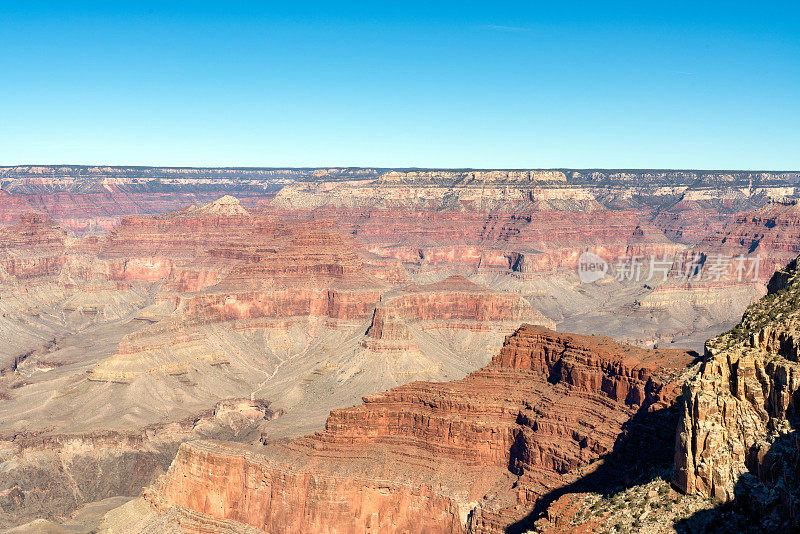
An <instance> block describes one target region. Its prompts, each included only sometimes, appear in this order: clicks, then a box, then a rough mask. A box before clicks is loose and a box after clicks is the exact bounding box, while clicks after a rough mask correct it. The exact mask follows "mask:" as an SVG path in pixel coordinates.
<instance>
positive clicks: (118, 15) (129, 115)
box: [0, 0, 800, 170]
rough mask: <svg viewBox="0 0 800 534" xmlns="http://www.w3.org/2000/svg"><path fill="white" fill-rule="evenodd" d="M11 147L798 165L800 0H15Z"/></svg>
mask: <svg viewBox="0 0 800 534" xmlns="http://www.w3.org/2000/svg"><path fill="white" fill-rule="evenodd" d="M0 72H2V73H3V74H2V80H0V164H18V163H34V162H35V163H105V164H131V165H135V164H138V165H213V166H228V165H238V166H286V165H292V166H323V165H362V166H370V165H374V166H420V167H513V168H520V167H617V168H619V167H622V168H625V167H670V168H725V169H733V168H742V169H795V170H797V169H800V7H798V4H797V2H737V1H735V0H732V1H729V2H648V1H646V0H640V1H637V2H601V1H595V2H556V1H552V0H551V1H548V2H533V1H532V2H525V3H519V4H517V3H508V2H496V1H495V2H482V3H472V2H468V1H463V2H452V3H450V2H424V3H423V2H382V1H379V0H375V1H373V2H363V3H353V2H292V1H285V2H280V3H271V2H260V3H242V2H232V1H229V2H203V1H196V2H186V3H175V2H128V1H117V2H111V1H110V2H104V3H97V2H80V1H77V2H37V1H29V2H28V1H0Z"/></svg>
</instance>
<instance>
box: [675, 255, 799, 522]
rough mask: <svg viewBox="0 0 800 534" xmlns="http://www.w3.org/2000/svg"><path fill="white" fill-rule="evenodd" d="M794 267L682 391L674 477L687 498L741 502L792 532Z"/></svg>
mask: <svg viewBox="0 0 800 534" xmlns="http://www.w3.org/2000/svg"><path fill="white" fill-rule="evenodd" d="M797 263H798V262H797V260H795V261H793V262H792V263H791V264H790V265H789V266H788V267H787V268H786V269H785V270H782V271H779V272H778V273H776V274H775V276H774V277H773V279H772V281H771V283H770V293H769V294H768V295H767V296H766V297H764V298H763V299H761V300H760V301H758V302H757V303H755V304H753V305H752V306H750V307H749V308H748V309H747V312H746V313H745V314H744V317H743V318H742V322H741V323H740V324H739V325H738V326H737V327H736V328H734V329H733V330H731V331H730V332H727V333H725V334H722V335H720V336H718V337H717V338H715V339H712V340H710V341H708V343H707V347H706V361H705V362H704V363H703V366H702V369H701V371H700V372H699V374H698V375H697V376H696V377H694V378H693V379H692V380H691V381H689V382H688V383H687V384H686V385H685V386H684V393H683V396H684V399H685V407H684V413H683V417H682V420H681V423H680V425H679V427H678V435H677V442H676V451H675V466H676V473H675V476H674V483H675V485H676V486H678V487H679V488H680V489H681V490H683V491H685V492H687V493H690V494H694V493H698V494H701V495H705V496H711V497H714V498H715V499H717V500H719V501H723V502H726V501H732V500H734V499H737V498H740V500H743V501H745V502H749V503H750V504H751V505H752V507H753V510H754V511H757V512H758V513H757V515H756V516H754V517H758V516H762V517H763V515H766V516H769V515H770V514H774V515H775V516H776V517H778V518H779V521H783V523H782V524H783V525H784V526H786V525H787V524H791V525H794V527H793V528H797V527H798V524H797V522H796V518H797V509H798V508H797V504H796V503H797V502H798V493H797V491H798V487H800V486H799V484H798V483H800V480H798V477H797V472H796V467H795V466H796V465H797V461H798V458H800V449H798V445H797V444H798V441H797V437H796V431H795V429H796V425H797V423H798V421H797V414H798V411H797V410H798V406H797V398H798V392H800V364H798V346H800V343H799V342H798V338H797V325H798V318H800V277H798V266H797ZM762 512H763V514H762ZM785 521H788V523H786V522H785Z"/></svg>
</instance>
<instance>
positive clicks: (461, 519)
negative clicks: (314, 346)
mask: <svg viewBox="0 0 800 534" xmlns="http://www.w3.org/2000/svg"><path fill="white" fill-rule="evenodd" d="M692 361H693V357H692V355H690V354H687V353H682V352H680V351H646V350H642V349H637V348H635V347H630V346H623V345H617V344H616V343H614V342H613V341H612V340H610V339H608V338H604V337H598V336H576V335H565V334H556V333H555V332H552V331H550V330H547V329H544V328H541V327H531V326H523V327H522V328H520V329H519V330H518V331H517V332H515V333H514V334H513V335H511V336H508V338H507V339H506V342H505V345H504V346H503V349H502V350H501V351H500V353H499V354H498V355H497V356H495V358H494V359H493V360H492V363H491V364H490V365H488V366H487V367H485V368H484V369H482V370H480V371H477V372H475V373H472V374H470V375H469V376H467V377H466V378H464V379H462V380H459V381H456V382H450V383H431V382H417V383H413V384H409V385H407V386H402V387H399V388H396V389H393V390H390V391H388V392H386V393H382V394H377V395H372V396H368V397H365V398H364V404H363V405H361V406H357V407H354V408H347V409H342V410H334V411H333V412H331V415H330V417H329V418H328V421H327V423H326V425H325V430H324V431H323V432H320V433H317V434H314V435H311V436H307V437H305V438H301V439H298V440H295V441H293V442H290V443H286V444H282V443H278V444H267V445H266V446H263V447H251V448H242V447H234V446H231V445H227V444H222V443H218V442H192V443H188V444H185V445H183V446H182V447H181V450H180V451H179V453H178V455H177V457H176V459H175V461H174V462H173V464H172V466H171V467H170V469H169V470H168V472H167V473H166V474H165V475H164V476H163V477H162V478H161V479H160V481H159V482H158V484H156V485H155V486H154V487H153V488H152V489H150V490H148V491H147V492H146V499H147V501H148V502H150V503H151V505H152V506H153V510H154V511H153V512H151V514H152V517H151V521H158V520H159V518H163V517H165V516H169V517H173V518H175V519H174V520H175V521H177V522H178V523H180V524H182V525H191V528H196V529H198V530H202V529H203V528H211V527H210V525H214V524H217V522H223V523H225V522H227V523H228V524H230V525H237V524H241V525H242V526H243V525H249V526H252V527H255V528H257V529H260V530H262V531H266V532H309V531H314V532H327V531H330V532H333V531H346V532H362V531H363V532H366V531H368V530H373V529H374V530H380V531H383V532H406V531H409V530H410V531H428V532H466V531H470V532H503V529H504V528H505V527H506V526H507V525H509V524H510V523H513V522H515V521H517V520H519V519H520V518H522V517H524V516H525V515H526V514H527V513H528V512H529V511H530V510H531V509H532V507H533V506H534V505H535V504H536V502H537V499H539V498H540V497H541V496H543V495H544V494H546V493H548V492H549V491H551V490H552V489H554V488H558V487H560V486H562V485H564V484H565V483H568V482H569V480H571V479H572V478H574V477H575V476H576V475H575V473H576V470H578V469H579V468H581V467H582V466H586V465H588V464H589V463H591V462H592V461H594V460H597V459H599V458H600V457H602V456H603V455H606V454H608V453H610V452H611V451H612V449H613V448H614V445H615V442H616V441H617V440H618V438H619V436H620V434H621V433H622V432H623V426H624V425H625V424H626V423H627V422H628V421H629V420H630V419H631V418H632V417H633V416H634V415H635V414H637V413H645V412H654V411H657V410H660V409H663V408H665V407H667V406H669V405H671V404H672V403H673V402H674V401H675V398H676V396H677V394H678V388H679V384H680V381H681V376H682V375H683V374H685V373H686V372H687V366H688V365H689V364H690V363H691V362H692ZM109 520H110V519H109ZM140 528H141V527H140ZM235 528H241V527H235Z"/></svg>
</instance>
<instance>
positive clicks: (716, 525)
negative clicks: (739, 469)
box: [675, 425, 800, 533]
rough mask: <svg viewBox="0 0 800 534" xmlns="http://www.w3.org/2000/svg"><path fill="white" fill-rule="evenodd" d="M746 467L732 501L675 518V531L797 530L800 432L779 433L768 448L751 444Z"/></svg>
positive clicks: (799, 505) (750, 531)
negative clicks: (685, 516) (746, 469)
mask: <svg viewBox="0 0 800 534" xmlns="http://www.w3.org/2000/svg"><path fill="white" fill-rule="evenodd" d="M793 427H794V428H797V426H796V425H793ZM747 468H748V470H749V472H747V473H744V474H743V475H742V476H740V477H739V480H738V481H737V483H736V486H735V488H734V494H735V499H734V500H733V501H732V502H728V503H725V504H721V505H720V506H717V507H715V508H713V509H710V510H702V511H699V512H697V513H695V514H694V515H692V516H691V517H688V518H686V519H684V520H682V521H678V522H676V523H675V530H677V531H678V532H686V533H690V532H691V533H694V532H702V533H706V532H707V533H711V532H714V533H716V532H721V533H740V532H741V533H759V532H770V533H779V532H781V533H782V532H800V432H798V431H796V430H793V431H791V432H788V433H785V434H780V435H779V436H778V437H777V438H775V440H774V441H773V442H772V443H771V444H770V445H768V446H767V447H762V448H759V447H758V446H757V445H754V446H753V447H752V448H751V449H750V451H749V453H748V457H747Z"/></svg>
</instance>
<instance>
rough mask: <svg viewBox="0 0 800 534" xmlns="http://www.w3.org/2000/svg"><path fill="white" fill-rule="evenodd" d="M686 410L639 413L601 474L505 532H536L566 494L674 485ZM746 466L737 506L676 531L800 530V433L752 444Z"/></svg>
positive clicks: (700, 515) (547, 500) (544, 502)
mask: <svg viewBox="0 0 800 534" xmlns="http://www.w3.org/2000/svg"><path fill="white" fill-rule="evenodd" d="M682 410H683V407H682V406H681V402H679V403H677V404H676V406H673V407H671V408H667V409H662V410H657V411H653V412H647V411H646V410H640V411H639V412H638V413H637V414H636V415H635V416H634V417H633V418H631V420H630V421H629V422H628V423H626V425H625V426H624V427H623V432H622V433H621V434H620V436H619V438H617V441H616V443H615V445H614V449H613V451H612V452H611V453H610V454H609V455H608V456H607V457H606V458H605V461H604V463H603V464H602V465H601V466H600V467H599V468H598V469H597V470H596V471H594V472H592V473H591V474H589V475H587V476H585V477H583V478H581V479H579V480H577V481H575V482H573V483H572V484H569V485H566V486H564V487H561V488H558V489H556V490H554V491H552V492H550V493H548V494H546V495H544V496H543V497H542V498H541V499H539V501H538V503H537V505H536V507H535V508H534V509H533V511H532V512H531V513H530V514H529V515H528V516H527V517H525V518H524V519H522V520H520V521H518V522H517V523H514V524H512V525H510V526H508V527H507V528H506V533H507V534H522V533H524V532H527V531H529V530H531V529H533V526H534V522H535V521H536V520H537V519H539V518H541V517H543V514H544V513H545V512H546V510H547V508H548V507H549V506H550V505H551V504H552V503H553V502H554V501H556V500H557V499H558V498H559V497H561V496H563V495H565V494H569V493H581V492H595V493H599V494H601V495H603V496H604V497H607V498H609V497H612V496H613V495H615V494H617V493H619V492H620V491H623V490H625V489H627V488H630V487H633V486H637V485H640V484H646V483H647V482H649V481H652V480H654V479H655V478H659V477H660V478H662V479H665V480H666V481H669V474H670V473H671V472H672V466H673V455H674V444H675V429H676V427H677V424H678V419H679V415H680V413H681V411H682ZM793 427H794V428H797V427H796V426H794V425H793ZM747 467H748V470H749V472H747V473H745V474H743V475H742V476H741V477H740V478H739V480H738V482H737V484H736V487H735V495H736V498H735V499H734V500H733V501H732V502H728V503H724V504H720V505H719V506H716V507H714V508H711V509H708V510H701V511H699V512H697V513H695V514H693V515H692V516H690V517H688V518H685V519H682V520H680V521H677V522H675V524H674V525H673V526H674V528H675V530H676V531H677V532H679V533H686V534H690V533H691V534H694V533H746V534H755V533H760V532H770V533H783V532H787V533H788V532H800V432H798V431H792V432H789V433H785V434H781V435H779V437H777V438H775V440H774V441H773V442H772V443H771V444H770V445H768V446H766V445H762V447H761V448H758V447H757V446H753V448H751V450H750V451H749V454H748V460H747Z"/></svg>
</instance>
